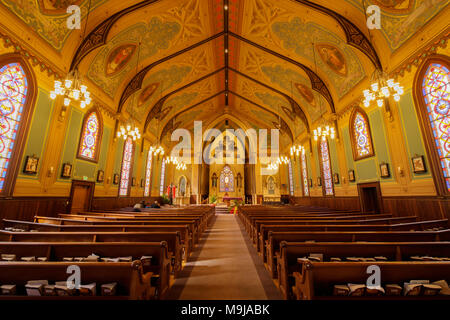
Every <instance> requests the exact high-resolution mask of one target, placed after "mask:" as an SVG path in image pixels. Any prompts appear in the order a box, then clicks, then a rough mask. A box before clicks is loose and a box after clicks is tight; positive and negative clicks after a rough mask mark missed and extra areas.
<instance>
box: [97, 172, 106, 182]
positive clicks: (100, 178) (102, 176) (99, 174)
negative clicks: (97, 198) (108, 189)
mask: <svg viewBox="0 0 450 320" xmlns="http://www.w3.org/2000/svg"><path fill="white" fill-rule="evenodd" d="M104 180H105V171H103V170H98V172H97V182H103V181H104Z"/></svg>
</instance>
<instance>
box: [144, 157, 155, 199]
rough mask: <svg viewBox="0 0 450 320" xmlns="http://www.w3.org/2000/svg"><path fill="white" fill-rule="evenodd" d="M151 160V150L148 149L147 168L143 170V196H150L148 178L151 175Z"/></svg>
mask: <svg viewBox="0 0 450 320" xmlns="http://www.w3.org/2000/svg"><path fill="white" fill-rule="evenodd" d="M152 160H153V152H152V151H151V150H148V156H147V168H146V170H145V188H144V197H148V196H150V181H151V180H150V179H151V177H152Z"/></svg>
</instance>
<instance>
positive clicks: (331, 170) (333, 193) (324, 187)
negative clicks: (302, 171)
mask: <svg viewBox="0 0 450 320" xmlns="http://www.w3.org/2000/svg"><path fill="white" fill-rule="evenodd" d="M325 143H326V144H327V150H328V162H329V167H330V181H331V192H332V194H327V192H326V183H325V173H324V167H323V157H322V148H321V144H322V140H319V141H318V143H317V148H318V149H319V157H320V158H319V163H320V173H321V179H322V194H323V195H324V196H326V197H334V195H335V192H334V182H333V168H332V166H331V154H330V144H329V143H328V140H325Z"/></svg>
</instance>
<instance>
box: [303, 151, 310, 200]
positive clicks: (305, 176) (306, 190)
mask: <svg viewBox="0 0 450 320" xmlns="http://www.w3.org/2000/svg"><path fill="white" fill-rule="evenodd" d="M302 178H303V195H304V196H305V197H307V196H309V186H308V169H307V167H306V155H305V153H304V152H302Z"/></svg>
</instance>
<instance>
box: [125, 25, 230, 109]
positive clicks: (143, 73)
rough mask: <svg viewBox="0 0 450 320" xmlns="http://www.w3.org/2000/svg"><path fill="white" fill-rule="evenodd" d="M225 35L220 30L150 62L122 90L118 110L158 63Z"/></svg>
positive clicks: (137, 89)
mask: <svg viewBox="0 0 450 320" xmlns="http://www.w3.org/2000/svg"><path fill="white" fill-rule="evenodd" d="M223 35H224V32H219V33H217V34H215V35H213V36H211V37H209V38H206V39H204V40H202V41H200V42H197V43H195V44H193V45H191V46H189V47H186V48H184V49H182V50H180V51H178V52H175V53H173V54H171V55H168V56H166V57H164V58H162V59H160V60H158V61H155V62H153V63H151V64H149V65H148V66H146V67H145V68H144V69H142V70H141V71H139V72H138V73H137V74H136V75H135V76H134V77H133V79H131V80H130V82H128V84H127V86H126V87H125V90H124V91H123V92H122V96H121V97H120V100H119V106H118V108H117V112H118V113H121V112H122V107H123V105H124V104H125V102H126V100H127V99H128V98H129V97H130V96H131V95H132V94H133V93H135V92H137V91H139V90H140V89H141V88H142V83H143V82H144V78H145V76H146V75H147V74H148V73H149V72H150V70H152V69H153V68H154V67H156V66H157V65H159V64H161V63H163V62H167V61H168V60H170V59H173V58H175V57H178V56H179V55H181V54H183V53H186V52H188V51H190V50H193V49H195V48H197V47H199V46H201V45H203V44H205V43H208V42H210V41H212V40H214V39H217V38H219V37H221V36H223Z"/></svg>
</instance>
